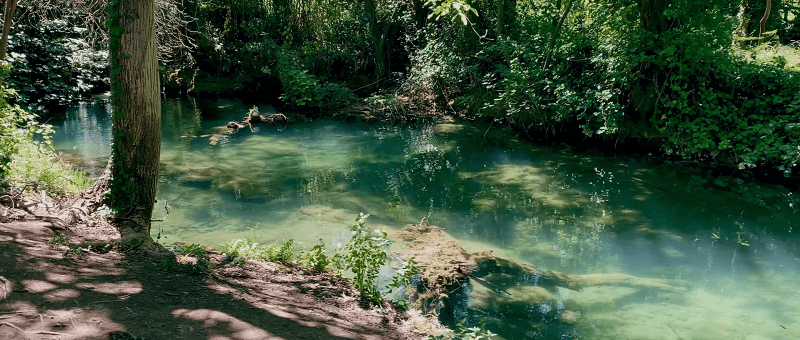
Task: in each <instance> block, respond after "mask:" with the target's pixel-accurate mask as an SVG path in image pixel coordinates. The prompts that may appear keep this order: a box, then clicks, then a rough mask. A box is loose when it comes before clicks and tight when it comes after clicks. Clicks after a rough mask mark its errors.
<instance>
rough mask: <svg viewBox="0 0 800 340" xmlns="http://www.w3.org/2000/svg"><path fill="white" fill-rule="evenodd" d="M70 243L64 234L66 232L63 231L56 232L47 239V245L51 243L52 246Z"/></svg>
mask: <svg viewBox="0 0 800 340" xmlns="http://www.w3.org/2000/svg"><path fill="white" fill-rule="evenodd" d="M68 244H69V242H67V237H66V236H64V234H62V233H56V234H55V235H53V237H51V238H50V240H49V241H47V245H49V246H50V247H55V246H57V245H63V246H66V245H68Z"/></svg>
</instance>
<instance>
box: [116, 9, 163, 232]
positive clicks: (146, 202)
mask: <svg viewBox="0 0 800 340" xmlns="http://www.w3.org/2000/svg"><path fill="white" fill-rule="evenodd" d="M116 7H117V8H116V13H119V15H120V19H119V23H120V26H121V29H122V33H121V35H120V37H119V45H118V50H117V51H115V52H114V53H112V54H111V65H112V77H111V86H112V94H113V95H114V101H113V102H114V116H113V122H114V136H113V141H114V146H113V153H112V157H113V163H112V166H111V181H110V190H111V197H110V204H111V207H112V208H114V210H115V211H116V212H117V216H116V219H115V222H116V225H117V227H118V228H119V229H120V234H121V235H122V238H123V242H126V241H130V240H134V239H139V240H141V241H138V243H145V244H152V238H151V237H150V218H151V215H152V212H153V205H154V203H155V195H156V184H157V179H158V163H159V156H160V153H161V97H160V95H159V92H158V90H159V77H158V59H157V52H156V51H157V49H156V32H155V8H156V3H155V0H119V4H118V5H117V6H116ZM112 15H113V12H112ZM114 29H115V28H114V27H112V28H111V30H112V39H113V30H114ZM112 48H113V46H112ZM117 72H118V73H117ZM114 73H116V74H114Z"/></svg>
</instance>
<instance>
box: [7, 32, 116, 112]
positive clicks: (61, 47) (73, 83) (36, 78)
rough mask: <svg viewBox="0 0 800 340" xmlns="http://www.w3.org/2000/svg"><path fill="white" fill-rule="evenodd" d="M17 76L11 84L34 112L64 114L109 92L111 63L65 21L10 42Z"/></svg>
mask: <svg viewBox="0 0 800 340" xmlns="http://www.w3.org/2000/svg"><path fill="white" fill-rule="evenodd" d="M8 46H9V47H8V50H9V55H10V57H11V60H10V61H11V63H12V65H13V66H14V70H13V71H12V73H11V77H10V78H9V79H8V81H9V83H10V84H12V86H13V87H15V88H16V89H17V99H18V102H19V103H20V104H21V105H23V106H24V107H26V108H27V110H28V111H30V112H37V113H39V112H44V111H47V110H54V109H63V108H65V107H66V106H68V105H73V104H75V103H77V102H78V101H79V100H81V98H82V97H85V96H88V95H90V94H94V93H98V92H100V91H104V90H105V89H106V88H107V86H108V84H107V79H106V74H107V73H106V72H107V71H108V57H107V55H106V53H105V52H104V51H95V50H93V49H92V48H91V47H90V46H89V45H88V44H87V43H86V42H84V41H83V40H81V39H79V37H78V32H77V31H76V28H74V27H73V26H71V25H70V24H69V23H67V22H66V21H63V20H43V21H33V22H30V23H28V24H26V25H22V26H18V27H15V29H14V30H12V34H11V35H10V36H9V43H8Z"/></svg>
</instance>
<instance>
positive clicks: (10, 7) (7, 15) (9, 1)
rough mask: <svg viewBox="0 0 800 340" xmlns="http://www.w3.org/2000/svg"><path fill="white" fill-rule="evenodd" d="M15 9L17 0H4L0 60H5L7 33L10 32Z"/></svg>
mask: <svg viewBox="0 0 800 340" xmlns="http://www.w3.org/2000/svg"><path fill="white" fill-rule="evenodd" d="M16 9H17V0H6V10H5V12H3V37H2V38H0V60H6V50H7V49H8V34H9V33H10V32H11V22H12V21H13V19H14V11H15V10H16Z"/></svg>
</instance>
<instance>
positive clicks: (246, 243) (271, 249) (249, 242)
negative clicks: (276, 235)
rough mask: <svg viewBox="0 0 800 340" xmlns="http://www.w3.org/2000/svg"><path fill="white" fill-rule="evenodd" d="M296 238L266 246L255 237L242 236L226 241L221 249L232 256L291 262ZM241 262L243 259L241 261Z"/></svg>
mask: <svg viewBox="0 0 800 340" xmlns="http://www.w3.org/2000/svg"><path fill="white" fill-rule="evenodd" d="M293 244H294V240H288V241H286V242H284V243H278V244H273V245H271V246H265V245H261V244H258V242H255V239H254V238H247V239H244V238H240V239H236V240H233V241H228V242H225V243H224V244H223V245H222V247H221V248H220V251H221V252H222V253H224V254H227V255H230V256H232V257H234V259H235V258H237V257H242V258H247V259H262V260H267V261H271V262H277V263H290V262H291V261H292V258H293V257H294V251H293V249H292V245H293ZM240 262H241V261H240Z"/></svg>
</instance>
